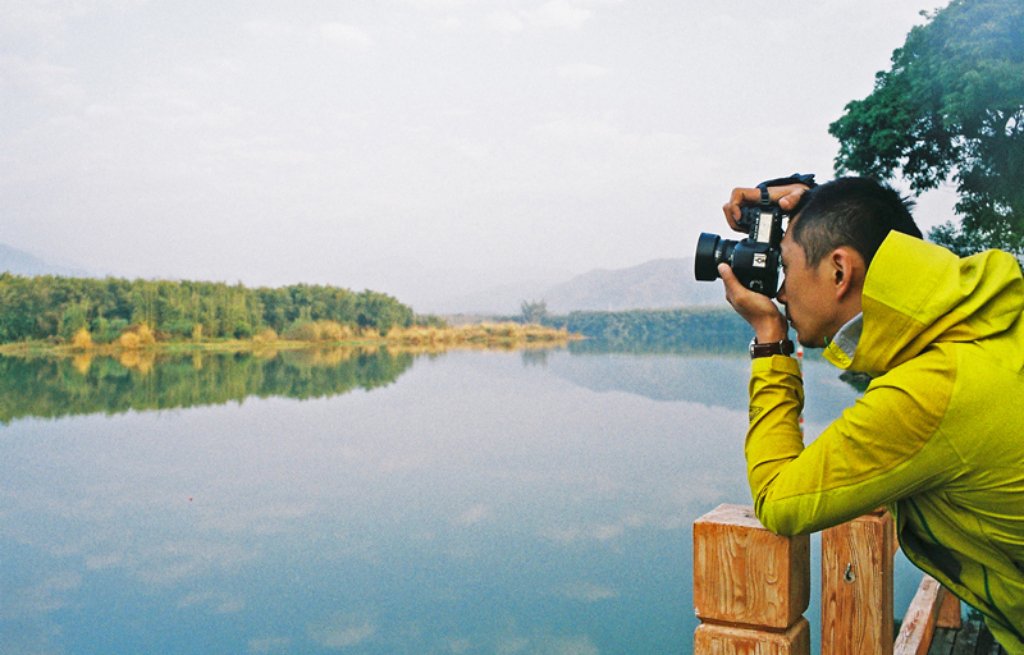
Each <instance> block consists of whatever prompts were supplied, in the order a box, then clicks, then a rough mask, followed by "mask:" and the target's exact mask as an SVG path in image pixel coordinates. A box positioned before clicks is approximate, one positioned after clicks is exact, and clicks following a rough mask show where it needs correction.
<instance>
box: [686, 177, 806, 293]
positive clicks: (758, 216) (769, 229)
mask: <svg viewBox="0 0 1024 655" xmlns="http://www.w3.org/2000/svg"><path fill="white" fill-rule="evenodd" d="M788 184H803V185H804V186H806V187H808V188H811V189H813V188H814V187H816V186H817V184H816V183H815V181H814V175H813V174H800V173H794V174H793V175H790V176H789V177H780V178H776V179H774V180H768V181H766V182H762V183H760V184H758V185H757V188H759V189H760V190H761V202H760V203H759V204H757V205H744V206H742V207H740V213H741V215H740V220H739V221H738V222H739V226H740V227H741V228H743V229H744V230H745V231H746V232H747V238H746V239H743V240H741V241H732V240H730V239H723V238H722V237H720V236H718V235H717V234H709V233H707V232H702V233H701V235H700V238H698V239H697V255H696V257H695V258H694V262H693V269H694V271H693V272H694V275H695V276H696V278H697V279H698V280H704V281H714V280H716V279H717V278H718V277H719V275H718V265H719V264H721V263H722V262H725V263H726V264H728V265H729V266H731V267H732V271H733V273H735V274H736V278H737V279H738V280H739V281H740V283H741V284H743V286H745V287H746V288H748V289H750V290H751V291H756V292H757V293H761V294H764V295H766V296H768V297H769V298H774V297H775V294H776V293H778V291H779V265H780V264H781V263H782V250H781V248H780V247H779V244H780V243H782V235H783V232H784V230H785V227H786V225H783V223H784V222H786V223H788V220H789V214H787V213H786V212H784V211H783V210H782V208H781V207H779V206H778V204H776V203H774V202H772V201H771V200H770V199H769V197H768V187H770V186H783V185H788Z"/></svg>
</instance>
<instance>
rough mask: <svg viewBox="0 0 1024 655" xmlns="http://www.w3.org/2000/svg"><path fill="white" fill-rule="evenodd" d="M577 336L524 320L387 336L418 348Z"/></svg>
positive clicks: (421, 329) (411, 330)
mask: <svg viewBox="0 0 1024 655" xmlns="http://www.w3.org/2000/svg"><path fill="white" fill-rule="evenodd" d="M574 338H578V337H575V336H574V335H571V334H569V332H567V331H566V330H564V329H562V330H556V329H554V328H548V327H544V326H542V325H522V324H520V323H477V324H472V325H460V326H455V327H445V328H437V327H410V328H402V329H399V328H395V329H393V330H391V331H390V332H389V333H388V335H387V342H388V344H389V345H398V346H414V347H432V346H436V347H440V348H442V349H443V348H445V347H449V348H450V347H466V346H476V345H482V346H486V347H503V346H511V347H519V346H523V345H526V344H535V343H536V344H553V343H566V342H568V341H571V340H572V339H574Z"/></svg>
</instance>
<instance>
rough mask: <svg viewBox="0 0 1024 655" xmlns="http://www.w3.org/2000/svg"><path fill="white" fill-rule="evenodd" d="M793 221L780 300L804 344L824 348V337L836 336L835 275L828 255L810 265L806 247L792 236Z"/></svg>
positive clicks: (787, 238) (784, 256)
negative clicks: (805, 250) (815, 263)
mask: <svg viewBox="0 0 1024 655" xmlns="http://www.w3.org/2000/svg"><path fill="white" fill-rule="evenodd" d="M792 228H793V225H792V223H791V224H790V227H789V229H788V230H786V235H785V236H784V237H783V238H782V244H781V247H782V269H783V272H784V273H785V280H784V281H783V283H782V288H780V289H779V293H778V296H777V298H778V300H779V302H781V303H782V304H783V305H785V309H786V319H787V320H788V321H789V323H790V325H792V326H793V329H794V330H796V338H797V341H799V342H800V343H801V344H802V345H803V346H804V347H807V348H823V347H825V339H826V338H829V339H831V338H832V337H833V336H835V330H836V329H837V327H836V325H835V322H836V317H837V314H838V312H837V310H838V302H837V298H836V294H835V284H834V282H835V277H834V275H833V274H832V273H833V271H832V266H831V264H830V263H829V258H828V256H825V257H822V259H821V261H820V262H818V264H817V265H815V266H808V265H807V259H806V257H805V253H804V249H803V247H802V246H801V245H800V244H798V243H797V242H796V241H794V240H793V238H792V236H791V234H792V232H793V229H792Z"/></svg>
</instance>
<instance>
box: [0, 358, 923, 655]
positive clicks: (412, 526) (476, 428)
mask: <svg viewBox="0 0 1024 655" xmlns="http://www.w3.org/2000/svg"><path fill="white" fill-rule="evenodd" d="M592 350H593V349H583V348H580V349H568V350H566V349H563V350H551V351H520V352H501V351H479V352H478V351H453V352H449V353H446V354H440V355H420V356H414V355H411V354H396V353H387V352H386V351H380V352H378V353H364V352H357V351H356V352H354V351H332V352H319V353H281V354H278V355H276V356H273V355H263V356H251V355H196V356H191V357H179V358H169V357H167V358H157V359H153V358H150V359H149V360H146V359H145V358H138V359H136V360H129V361H123V360H122V361H120V362H118V361H115V360H112V359H96V360H90V359H85V358H81V357H79V358H78V359H66V360H59V361H55V360H49V359H36V360H22V359H12V358H0V387H2V393H0V421H2V422H3V426H2V427H0V518H2V523H0V644H2V645H3V646H2V652H4V653H7V654H22V653H25V654H27V653H74V654H78V653H105V654H110V653H337V652H343V653H363V654H385V653H386V654H392V653H410V654H411V653H416V654H422V653H438V654H440V653H451V654H459V653H500V654H519V653H522V654H544V655H547V654H551V655H591V654H618V653H622V654H626V653H632V654H661V653H689V652H690V649H691V642H692V633H693V630H694V628H695V627H696V621H695V619H694V617H693V607H692V600H691V589H692V584H693V583H692V571H691V569H692V562H691V553H690V550H691V533H690V526H691V524H692V522H693V520H694V519H696V518H697V517H698V516H700V515H702V514H704V513H705V512H707V511H709V510H710V509H712V508H714V507H715V506H716V505H718V504H719V503H722V502H738V503H748V504H749V502H750V495H749V490H748V488H747V485H746V479H745V471H744V465H743V455H742V442H743V434H744V430H745V425H746V420H747V419H746V383H747V375H748V370H749V359H748V358H747V357H746V354H745V353H744V352H737V353H726V354H721V353H711V354H707V353H703V354H702V353H689V354H622V353H607V352H592ZM805 377H806V379H807V384H808V403H807V408H806V412H805V419H806V425H805V431H806V432H807V434H808V435H814V434H817V433H818V432H820V430H821V429H823V428H824V426H825V425H826V424H827V423H828V421H829V420H830V419H831V418H832V417H834V416H835V415H836V414H838V412H839V411H840V410H841V409H842V408H843V407H845V406H847V405H849V404H852V402H853V401H854V399H855V398H856V396H857V392H856V391H855V390H854V389H853V388H851V387H849V386H848V385H846V384H845V383H843V382H841V381H840V380H839V379H838V377H837V374H836V371H835V370H834V369H832V368H831V367H830V366H828V365H827V364H825V363H823V362H821V361H820V360H819V359H818V358H816V357H814V356H810V357H809V358H808V361H806V362H805ZM816 566H817V564H816V563H815V564H814V567H816ZM812 571H815V573H816V570H815V569H812ZM899 571H900V572H899V573H898V576H897V577H898V585H897V600H896V605H897V608H898V609H899V608H903V607H905V606H906V604H907V602H908V601H909V596H910V595H911V594H912V592H913V588H914V587H915V586H916V583H917V581H918V580H919V576H917V575H916V574H914V573H913V572H911V571H910V570H909V568H908V566H907V565H906V564H905V563H903V564H902V565H901V566H900V568H899ZM814 611H815V610H814V608H813V607H812V611H811V612H809V613H808V615H809V617H811V615H812V614H813V613H814Z"/></svg>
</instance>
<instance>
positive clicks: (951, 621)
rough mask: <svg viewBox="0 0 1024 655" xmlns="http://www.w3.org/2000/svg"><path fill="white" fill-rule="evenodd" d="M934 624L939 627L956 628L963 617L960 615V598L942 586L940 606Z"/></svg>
mask: <svg viewBox="0 0 1024 655" xmlns="http://www.w3.org/2000/svg"><path fill="white" fill-rule="evenodd" d="M935 625H936V626H938V627H940V628H957V629H959V628H960V626H961V625H963V619H961V617H960V599H959V598H957V597H956V596H955V595H953V592H951V591H950V590H949V589H946V588H945V587H943V588H942V606H941V607H939V616H938V618H937V619H936V622H935Z"/></svg>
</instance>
